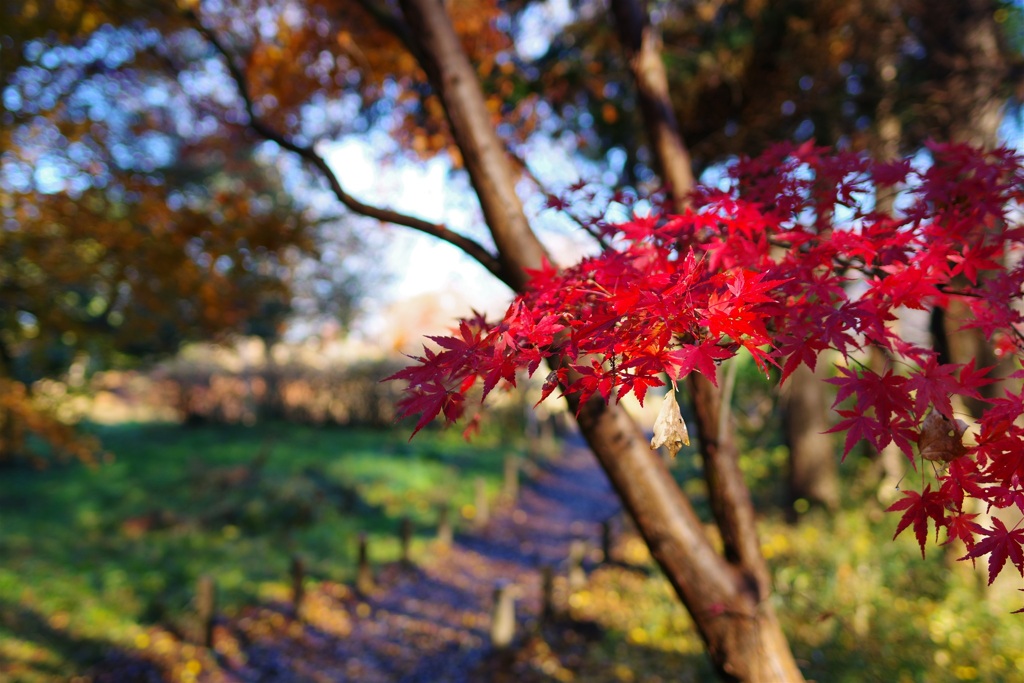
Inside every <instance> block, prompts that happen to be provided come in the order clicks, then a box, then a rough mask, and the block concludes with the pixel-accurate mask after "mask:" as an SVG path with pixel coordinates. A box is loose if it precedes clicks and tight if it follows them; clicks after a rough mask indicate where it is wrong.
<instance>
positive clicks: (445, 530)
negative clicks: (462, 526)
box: [437, 503, 454, 548]
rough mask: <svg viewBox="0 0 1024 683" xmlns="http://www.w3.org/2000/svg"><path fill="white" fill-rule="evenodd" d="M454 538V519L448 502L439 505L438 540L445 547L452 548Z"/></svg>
mask: <svg viewBox="0 0 1024 683" xmlns="http://www.w3.org/2000/svg"><path fill="white" fill-rule="evenodd" d="M452 540H454V534H453V533H452V521H451V517H450V513H449V509H448V504H447V503H440V504H439V505H438V506H437V542H438V543H439V544H440V545H441V546H442V547H444V548H450V547H451V545H452Z"/></svg>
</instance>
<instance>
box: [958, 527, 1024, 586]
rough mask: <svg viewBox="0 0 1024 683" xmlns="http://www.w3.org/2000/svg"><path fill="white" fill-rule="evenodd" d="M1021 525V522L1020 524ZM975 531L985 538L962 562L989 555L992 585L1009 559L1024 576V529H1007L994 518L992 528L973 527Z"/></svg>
mask: <svg viewBox="0 0 1024 683" xmlns="http://www.w3.org/2000/svg"><path fill="white" fill-rule="evenodd" d="M1018 523H1019V522H1018ZM973 528H974V531H975V533H977V534H980V535H982V536H984V537H985V539H984V540H982V541H978V543H977V544H976V545H975V546H974V548H972V549H971V550H970V552H968V553H967V554H966V555H964V556H963V557H961V558H960V559H961V560H966V559H968V558H971V559H973V558H976V557H984V556H985V555H988V582H989V584H990V585H991V584H992V582H993V581H995V580H996V577H997V576H999V572H1001V571H1002V570H1003V566H1004V565H1006V560H1007V559H1009V560H1010V561H1011V562H1013V565H1014V566H1015V567H1016V568H1017V571H1019V572H1020V573H1021V574H1024V548H1022V546H1024V529H1018V528H1017V527H1014V528H1012V529H1007V528H1006V525H1005V524H1003V522H1002V520H1000V519H999V518H998V517H993V518H992V528H991V529H986V528H985V527H983V526H980V525H978V524H975V525H973Z"/></svg>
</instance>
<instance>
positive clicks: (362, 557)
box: [356, 533, 374, 595]
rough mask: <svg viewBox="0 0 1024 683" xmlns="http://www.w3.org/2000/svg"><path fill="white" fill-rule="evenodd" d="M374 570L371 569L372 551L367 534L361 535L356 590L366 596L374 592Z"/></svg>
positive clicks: (357, 559) (357, 560)
mask: <svg viewBox="0 0 1024 683" xmlns="http://www.w3.org/2000/svg"><path fill="white" fill-rule="evenodd" d="M373 584H374V579H373V570H372V569H371V568H370V551H369V548H368V545H367V540H366V534H365V533H360V534H359V552H358V556H357V558H356V590H357V591H359V592H360V593H363V594H364V595H365V594H366V593H369V592H371V591H372V590H373Z"/></svg>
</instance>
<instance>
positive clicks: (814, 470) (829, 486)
mask: <svg viewBox="0 0 1024 683" xmlns="http://www.w3.org/2000/svg"><path fill="white" fill-rule="evenodd" d="M780 399H781V407H782V411H783V414H782V422H783V429H784V431H785V434H786V443H787V445H788V446H789V472H788V473H787V474H788V476H787V479H788V481H787V484H788V490H787V498H788V501H787V502H788V503H789V505H788V508H787V510H788V511H789V512H790V514H792V513H793V512H794V511H795V508H794V504H795V503H796V501H798V500H800V499H804V500H806V501H808V502H809V503H812V504H815V505H821V506H823V507H825V508H826V509H828V510H834V509H836V508H837V507H838V506H839V459H838V458H837V457H836V449H835V443H834V441H833V440H832V437H831V436H830V435H829V434H826V433H825V430H827V429H828V428H829V424H828V419H827V415H826V412H825V411H826V410H827V408H828V399H827V397H826V394H825V384H824V382H823V378H822V377H821V376H819V374H817V373H815V372H814V371H812V370H811V369H810V368H808V367H807V366H806V365H801V366H800V367H799V368H798V369H796V370H795V371H794V372H793V374H792V375H790V378H789V380H788V381H787V382H786V385H785V386H783V387H782V394H781V396H780Z"/></svg>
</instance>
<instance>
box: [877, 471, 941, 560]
mask: <svg viewBox="0 0 1024 683" xmlns="http://www.w3.org/2000/svg"><path fill="white" fill-rule="evenodd" d="M900 510H903V511H904V512H903V516H902V517H900V522H899V524H898V525H897V526H896V533H895V534H893V539H895V538H896V537H897V536H899V535H900V534H901V533H902V532H903V530H904V529H906V528H907V527H909V526H911V525H913V527H914V536H916V537H917V544H918V545H920V546H921V557H924V544H925V542H926V541H927V540H928V520H929V519H931V520H933V521H934V522H935V530H936V532H937V531H938V529H939V527H941V526H945V525H946V499H945V498H944V497H943V496H942V495H941V494H940V493H939V492H938V491H932V487H931V485H930V484H929V485H928V486H925V487H924V491H923V492H922V493H918V492H917V491H904V492H903V497H902V498H900V499H899V500H897V501H896V502H895V503H893V504H892V505H890V506H889V508H888V509H887V510H886V512H898V511H900Z"/></svg>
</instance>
